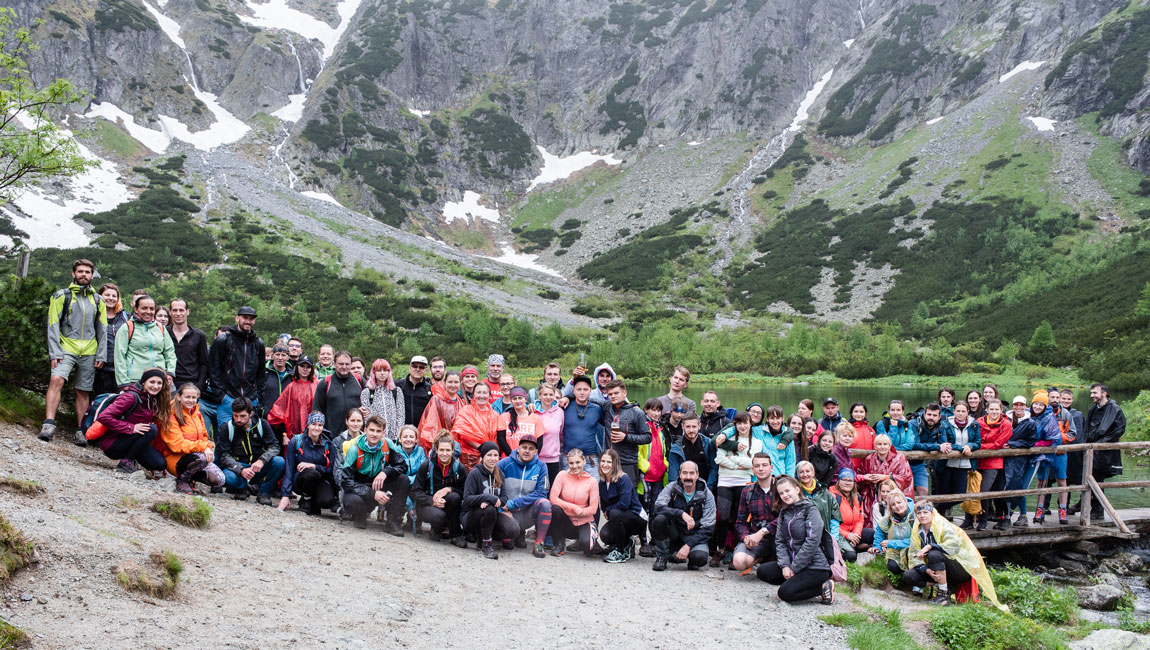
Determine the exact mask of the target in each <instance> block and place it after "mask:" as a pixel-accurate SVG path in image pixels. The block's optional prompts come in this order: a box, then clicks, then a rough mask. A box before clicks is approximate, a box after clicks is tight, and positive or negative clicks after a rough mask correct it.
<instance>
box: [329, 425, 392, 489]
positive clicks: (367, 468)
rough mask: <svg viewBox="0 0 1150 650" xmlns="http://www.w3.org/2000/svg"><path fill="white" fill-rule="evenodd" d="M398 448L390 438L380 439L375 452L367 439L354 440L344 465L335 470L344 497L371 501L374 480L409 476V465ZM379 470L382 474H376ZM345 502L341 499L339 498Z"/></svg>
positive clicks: (345, 456)
mask: <svg viewBox="0 0 1150 650" xmlns="http://www.w3.org/2000/svg"><path fill="white" fill-rule="evenodd" d="M398 449H399V445H397V444H395V443H393V442H392V441H390V440H388V439H387V438H381V439H380V441H379V448H378V449H375V450H372V449H371V448H370V447H369V446H368V444H367V438H366V437H365V436H362V435H361V436H359V437H357V438H355V439H353V440H352V441H351V444H350V445H349V446H348V448H347V452H346V454H345V455H344V459H343V463H341V464H340V465H339V466H338V467H336V469H335V471H336V479H337V481H338V482H339V489H340V492H341V494H354V495H356V496H358V497H360V498H363V499H370V498H371V496H372V494H373V493H374V492H375V490H374V489H373V488H372V487H371V484H372V481H374V480H375V477H376V476H377V475H378V474H380V473H383V474H384V476H385V477H386V478H391V477H392V476H394V475H395V474H400V475H405V474H407V464H406V463H405V462H404V460H403V455H402V454H399V453H397V450H398ZM376 467H378V468H379V471H375V468H376ZM340 501H341V502H342V501H343V500H342V498H341V499H340Z"/></svg>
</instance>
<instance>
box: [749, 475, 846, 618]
mask: <svg viewBox="0 0 1150 650" xmlns="http://www.w3.org/2000/svg"><path fill="white" fill-rule="evenodd" d="M774 506H775V508H777V509H778V513H779V518H778V521H777V522H776V530H775V553H776V554H777V555H778V559H777V560H775V561H774V562H766V563H764V564H760V565H759V571H758V576H759V580H762V581H763V582H769V583H770V584H772V585H779V592H778V593H779V600H782V601H783V602H787V603H793V602H796V601H800V600H808V599H810V598H814V597H815V596H818V597H819V599H820V601H821V602H822V603H823V604H824V605H830V604H833V603H834V602H835V583H834V581H832V580H831V565H830V563H829V562H828V561H827V556H826V553H824V552H823V544H822V540H823V518H822V515H820V514H819V509H818V507H816V506H815V504H814V503H812V502H811V500H810V499H806V498H803V491H802V489H801V488H800V487H799V482H798V481H796V480H795V479H793V478H791V477H789V476H782V477H779V478H778V479H776V480H775V503H774Z"/></svg>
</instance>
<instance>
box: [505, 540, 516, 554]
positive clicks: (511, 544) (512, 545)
mask: <svg viewBox="0 0 1150 650" xmlns="http://www.w3.org/2000/svg"><path fill="white" fill-rule="evenodd" d="M513 548H515V541H514V540H510V539H505V540H503V550H505V551H510V550H511V549H513Z"/></svg>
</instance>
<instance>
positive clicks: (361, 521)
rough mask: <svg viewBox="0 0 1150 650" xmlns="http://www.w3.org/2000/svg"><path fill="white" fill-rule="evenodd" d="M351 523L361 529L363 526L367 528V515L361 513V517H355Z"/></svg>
mask: <svg viewBox="0 0 1150 650" xmlns="http://www.w3.org/2000/svg"><path fill="white" fill-rule="evenodd" d="M351 523H352V524H353V525H354V526H355V527H356V528H358V529H360V530H363V529H364V528H367V515H363V516H362V517H356V518H355V519H352V521H351Z"/></svg>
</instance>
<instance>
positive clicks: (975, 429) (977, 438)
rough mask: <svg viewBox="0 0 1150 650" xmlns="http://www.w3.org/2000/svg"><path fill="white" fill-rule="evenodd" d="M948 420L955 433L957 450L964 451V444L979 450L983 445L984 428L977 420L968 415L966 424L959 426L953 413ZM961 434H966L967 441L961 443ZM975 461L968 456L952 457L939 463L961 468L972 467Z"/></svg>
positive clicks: (971, 448) (972, 449)
mask: <svg viewBox="0 0 1150 650" xmlns="http://www.w3.org/2000/svg"><path fill="white" fill-rule="evenodd" d="M946 421H947V423H948V424H950V430H951V432H952V433H954V448H955V449H956V450H957V451H962V448H963V447H964V446H966V447H970V450H971V451H978V450H979V448H980V447H981V446H982V429H981V427H980V425H979V424H978V421H977V420H975V419H974V418H971V417H969V416H968V417H967V419H966V426H963V427H960V426H958V424H957V423H956V422H955V421H954V416H953V415H952V416H950V417H949V418H947V420H946ZM960 436H964V437H965V438H966V442H965V443H963V444H959V437H960ZM973 462H974V461H971V460H970V459H968V458H951V459H949V460H946V461H944V462H940V463H939V464H940V465H945V466H947V467H956V468H959V469H970V468H971V467H972V463H973Z"/></svg>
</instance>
